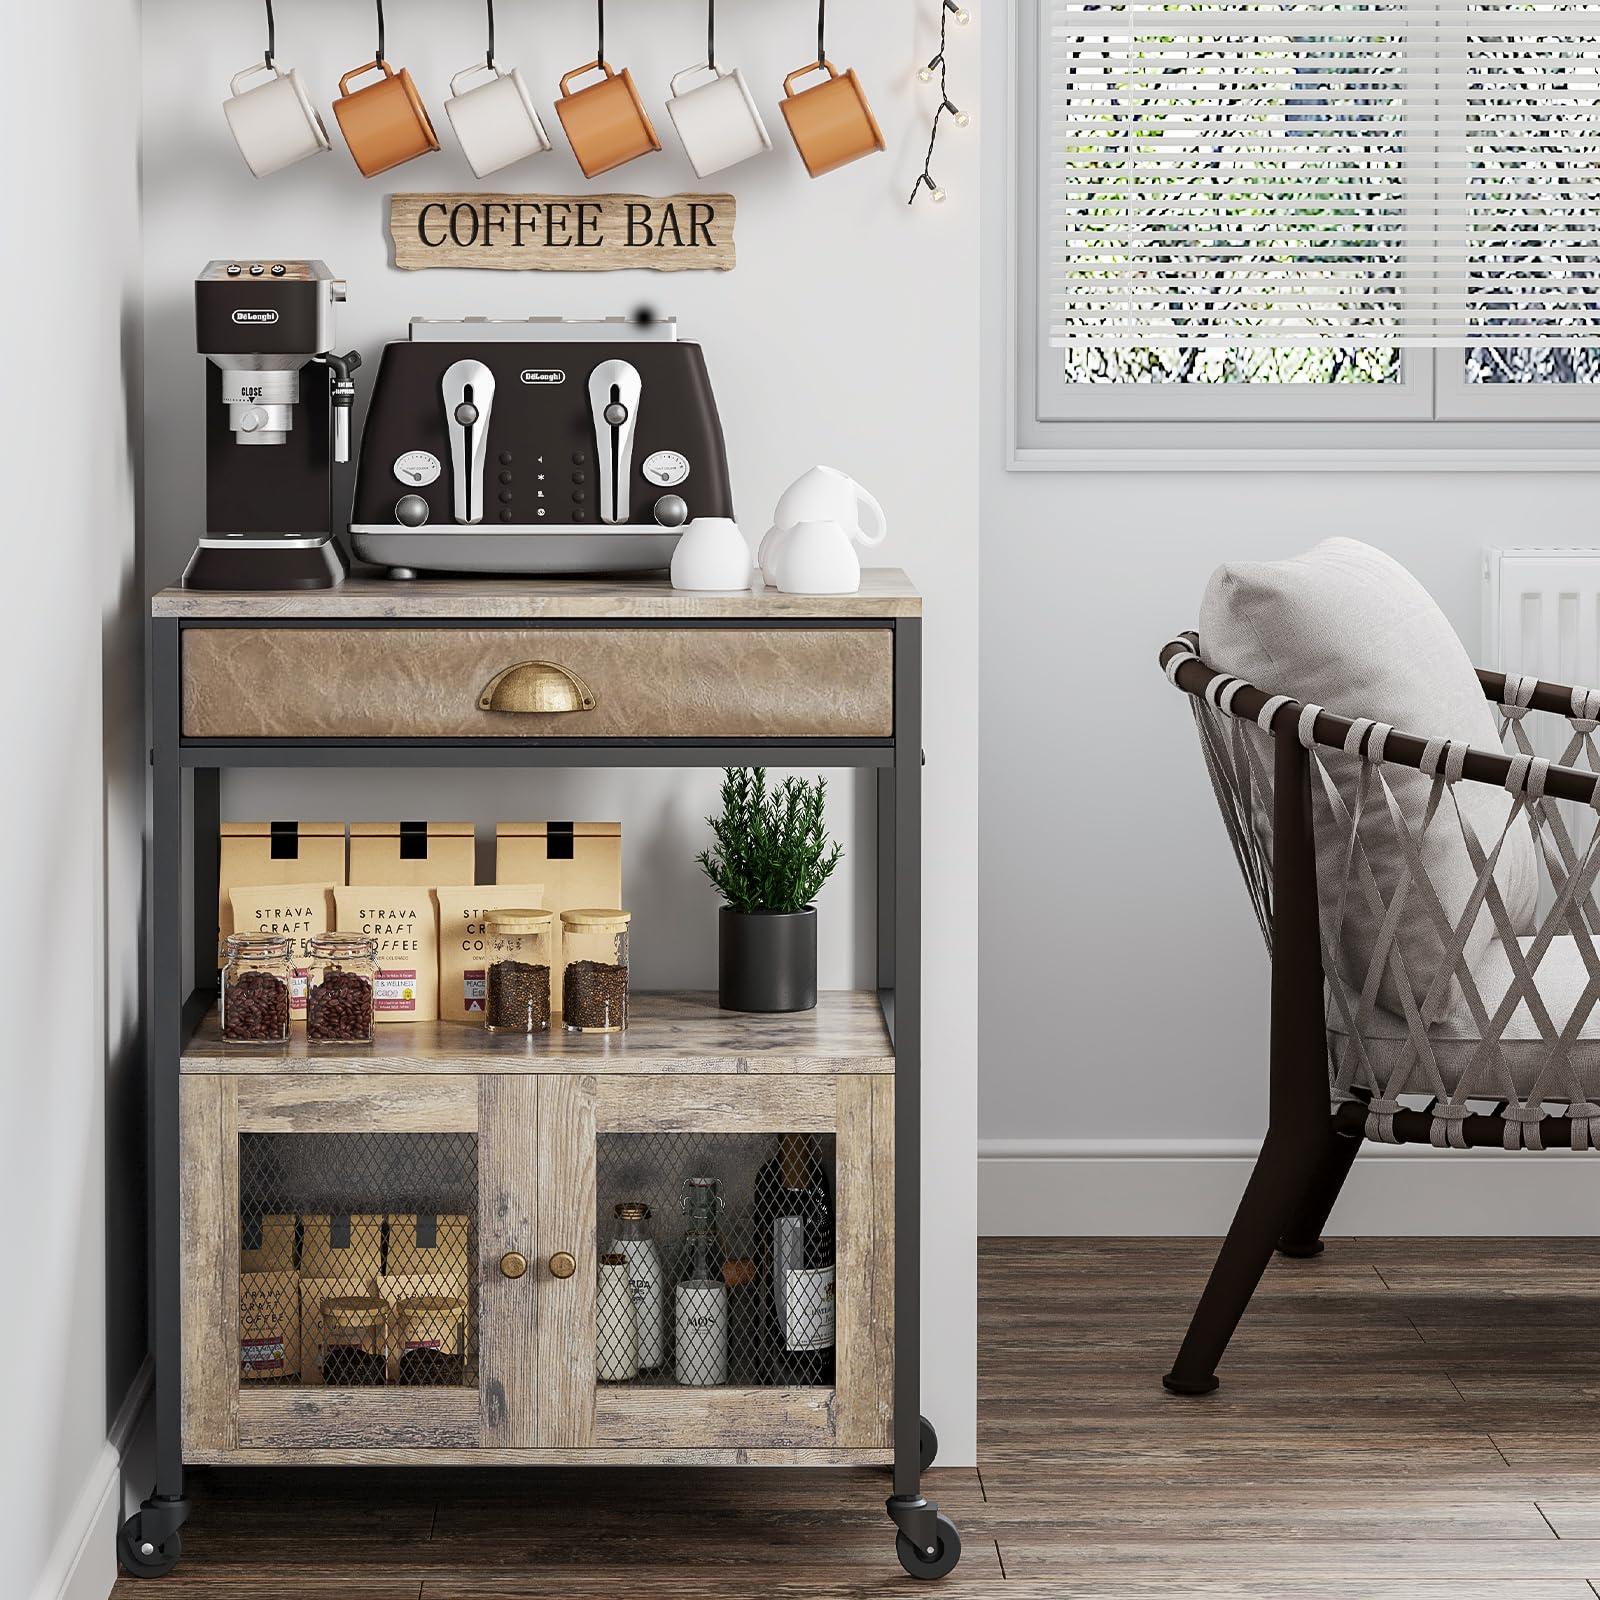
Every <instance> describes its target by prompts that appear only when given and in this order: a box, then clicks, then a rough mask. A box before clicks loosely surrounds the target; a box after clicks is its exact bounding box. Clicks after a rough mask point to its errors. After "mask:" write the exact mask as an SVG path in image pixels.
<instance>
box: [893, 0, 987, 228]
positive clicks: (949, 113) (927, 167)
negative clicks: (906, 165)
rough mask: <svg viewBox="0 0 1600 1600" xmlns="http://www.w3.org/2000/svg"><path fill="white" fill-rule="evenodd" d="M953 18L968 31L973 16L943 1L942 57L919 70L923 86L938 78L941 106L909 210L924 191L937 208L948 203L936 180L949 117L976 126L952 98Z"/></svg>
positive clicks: (953, 2)
mask: <svg viewBox="0 0 1600 1600" xmlns="http://www.w3.org/2000/svg"><path fill="white" fill-rule="evenodd" d="M952 18H954V19H955V22H956V25H957V27H965V26H966V24H967V23H968V22H969V21H970V20H971V13H970V12H968V11H966V10H964V9H963V8H962V7H960V6H958V5H957V4H956V0H942V3H941V4H940V7H939V53H938V54H937V55H936V56H935V57H934V58H933V60H932V61H930V62H929V63H928V64H927V66H925V67H919V68H918V69H917V78H918V80H919V81H920V82H922V83H932V82H933V79H934V74H935V73H937V74H938V77H939V104H938V105H937V106H936V107H935V108H934V113H933V126H932V127H931V128H929V130H928V153H927V154H926V155H925V156H924V157H923V158H922V171H921V172H920V173H919V174H918V176H917V181H916V182H915V183H914V184H912V185H911V194H910V197H909V198H908V199H907V201H906V204H907V205H908V206H910V205H915V204H916V201H917V196H918V195H919V194H921V193H922V191H923V190H924V189H926V190H927V191H928V198H929V199H930V200H931V201H933V203H934V204H935V205H941V204H942V203H943V202H944V199H945V191H944V190H943V189H942V188H940V186H939V185H938V184H937V183H935V182H934V178H933V150H934V146H935V145H936V144H938V142H939V123H940V121H941V120H942V119H943V118H945V117H949V119H950V120H951V121H952V122H953V123H955V125H956V126H957V127H958V128H965V127H968V126H970V124H971V122H972V118H971V117H970V116H969V115H968V114H967V113H966V112H965V111H963V110H962V109H961V108H960V106H958V105H957V104H956V103H955V102H954V101H953V100H952V99H951V98H950V85H949V69H950V64H949V62H948V61H947V60H946V58H945V50H946V48H947V46H946V43H945V37H946V33H947V31H948V29H949V25H950V21H951V19H952Z"/></svg>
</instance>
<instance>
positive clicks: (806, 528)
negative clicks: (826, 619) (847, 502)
mask: <svg viewBox="0 0 1600 1600" xmlns="http://www.w3.org/2000/svg"><path fill="white" fill-rule="evenodd" d="M776 567H777V579H778V588H780V589H781V590H782V591H783V592H784V593H785V594H854V593H855V592H856V590H857V589H859V588H860V587H861V558H860V556H858V555H857V554H856V551H855V545H854V543H853V542H852V539H851V534H850V530H849V529H848V528H846V527H844V526H842V525H841V524H840V523H837V522H832V521H825V522H797V523H796V524H795V525H794V527H792V528H790V529H789V530H788V533H787V534H786V535H785V537H784V540H783V544H782V546H781V548H780V549H779V551H778V554H777V558H776Z"/></svg>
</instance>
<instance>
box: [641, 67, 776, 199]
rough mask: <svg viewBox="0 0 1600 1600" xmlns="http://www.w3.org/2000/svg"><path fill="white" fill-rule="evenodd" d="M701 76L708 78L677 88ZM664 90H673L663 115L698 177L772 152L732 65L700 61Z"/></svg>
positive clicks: (747, 90) (739, 74)
mask: <svg viewBox="0 0 1600 1600" xmlns="http://www.w3.org/2000/svg"><path fill="white" fill-rule="evenodd" d="M702 72H709V73H710V74H711V77H710V79H709V80H708V81H707V82H705V83H702V84H700V85H698V86H697V87H696V88H693V89H684V88H681V87H680V85H682V84H683V83H685V82H686V81H687V80H688V79H690V78H693V77H694V76H696V75H697V74H698V73H702ZM667 87H668V88H669V89H670V90H671V91H672V98H671V99H670V100H668V101H667V115H668V116H670V117H671V118H672V125H673V127H675V128H676V129H677V130H678V137H679V138H680V139H681V140H682V141H683V148H684V150H685V152H686V153H687V154H688V157H689V165H690V166H692V167H693V168H694V171H695V176H696V177H697V178H709V177H710V176H711V174H712V173H713V172H721V171H723V169H724V168H726V167H733V166H737V165H738V164H739V163H740V162H741V161H748V160H749V159H750V158H751V156H758V155H760V154H761V153H762V152H763V151H764V150H770V149H771V148H772V135H771V134H769V133H768V132H767V125H766V123H764V122H763V121H762V120H761V112H760V110H759V109H758V108H757V106H756V101H755V96H754V95H752V94H751V93H750V86H749V85H748V84H747V83H746V82H745V81H744V74H743V73H742V72H741V71H740V70H739V69H738V68H737V67H731V68H730V67H714V66H712V65H711V64H710V63H709V62H706V61H702V62H701V63H700V64H699V65H698V66H693V67H685V68H684V69H683V71H682V72H679V73H677V74H675V75H674V76H673V77H672V79H671V80H670V82H669V83H668V85H667Z"/></svg>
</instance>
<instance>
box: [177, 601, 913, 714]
mask: <svg viewBox="0 0 1600 1600" xmlns="http://www.w3.org/2000/svg"><path fill="white" fill-rule="evenodd" d="M893 659H894V657H893V644H892V633H891V630H890V629H889V628H887V627H867V628H840V627H815V628H770V627H750V628H743V627H731V628H681V627H661V628H614V627H613V628H604V627H597V628H399V627H374V628H360V627H357V628H204V627H196V628H188V629H186V630H185V632H184V635H183V732H184V735H185V737H186V738H191V739H417V738H434V739H461V738H469V739H470V738H478V739H494V738H502V739H503V738H519V737H529V736H532V737H536V738H537V737H546V738H581V739H634V738H644V739H703V738H758V737H765V738H772V737H784V738H831V739H839V738H885V739H886V738H889V737H890V736H891V735H892V734H893V731H894V719H893ZM549 707H556V708H557V709H546V708H549Z"/></svg>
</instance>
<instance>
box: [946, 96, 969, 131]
mask: <svg viewBox="0 0 1600 1600" xmlns="http://www.w3.org/2000/svg"><path fill="white" fill-rule="evenodd" d="M944 109H945V110H946V111H947V112H949V113H950V118H951V120H952V121H953V122H954V123H955V125H956V126H957V127H958V128H964V127H966V126H967V125H968V123H970V122H971V121H972V118H971V117H969V116H968V115H967V114H966V112H965V111H963V110H962V109H961V107H960V106H953V105H951V104H950V102H949V101H948V100H946V101H945V103H944Z"/></svg>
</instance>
